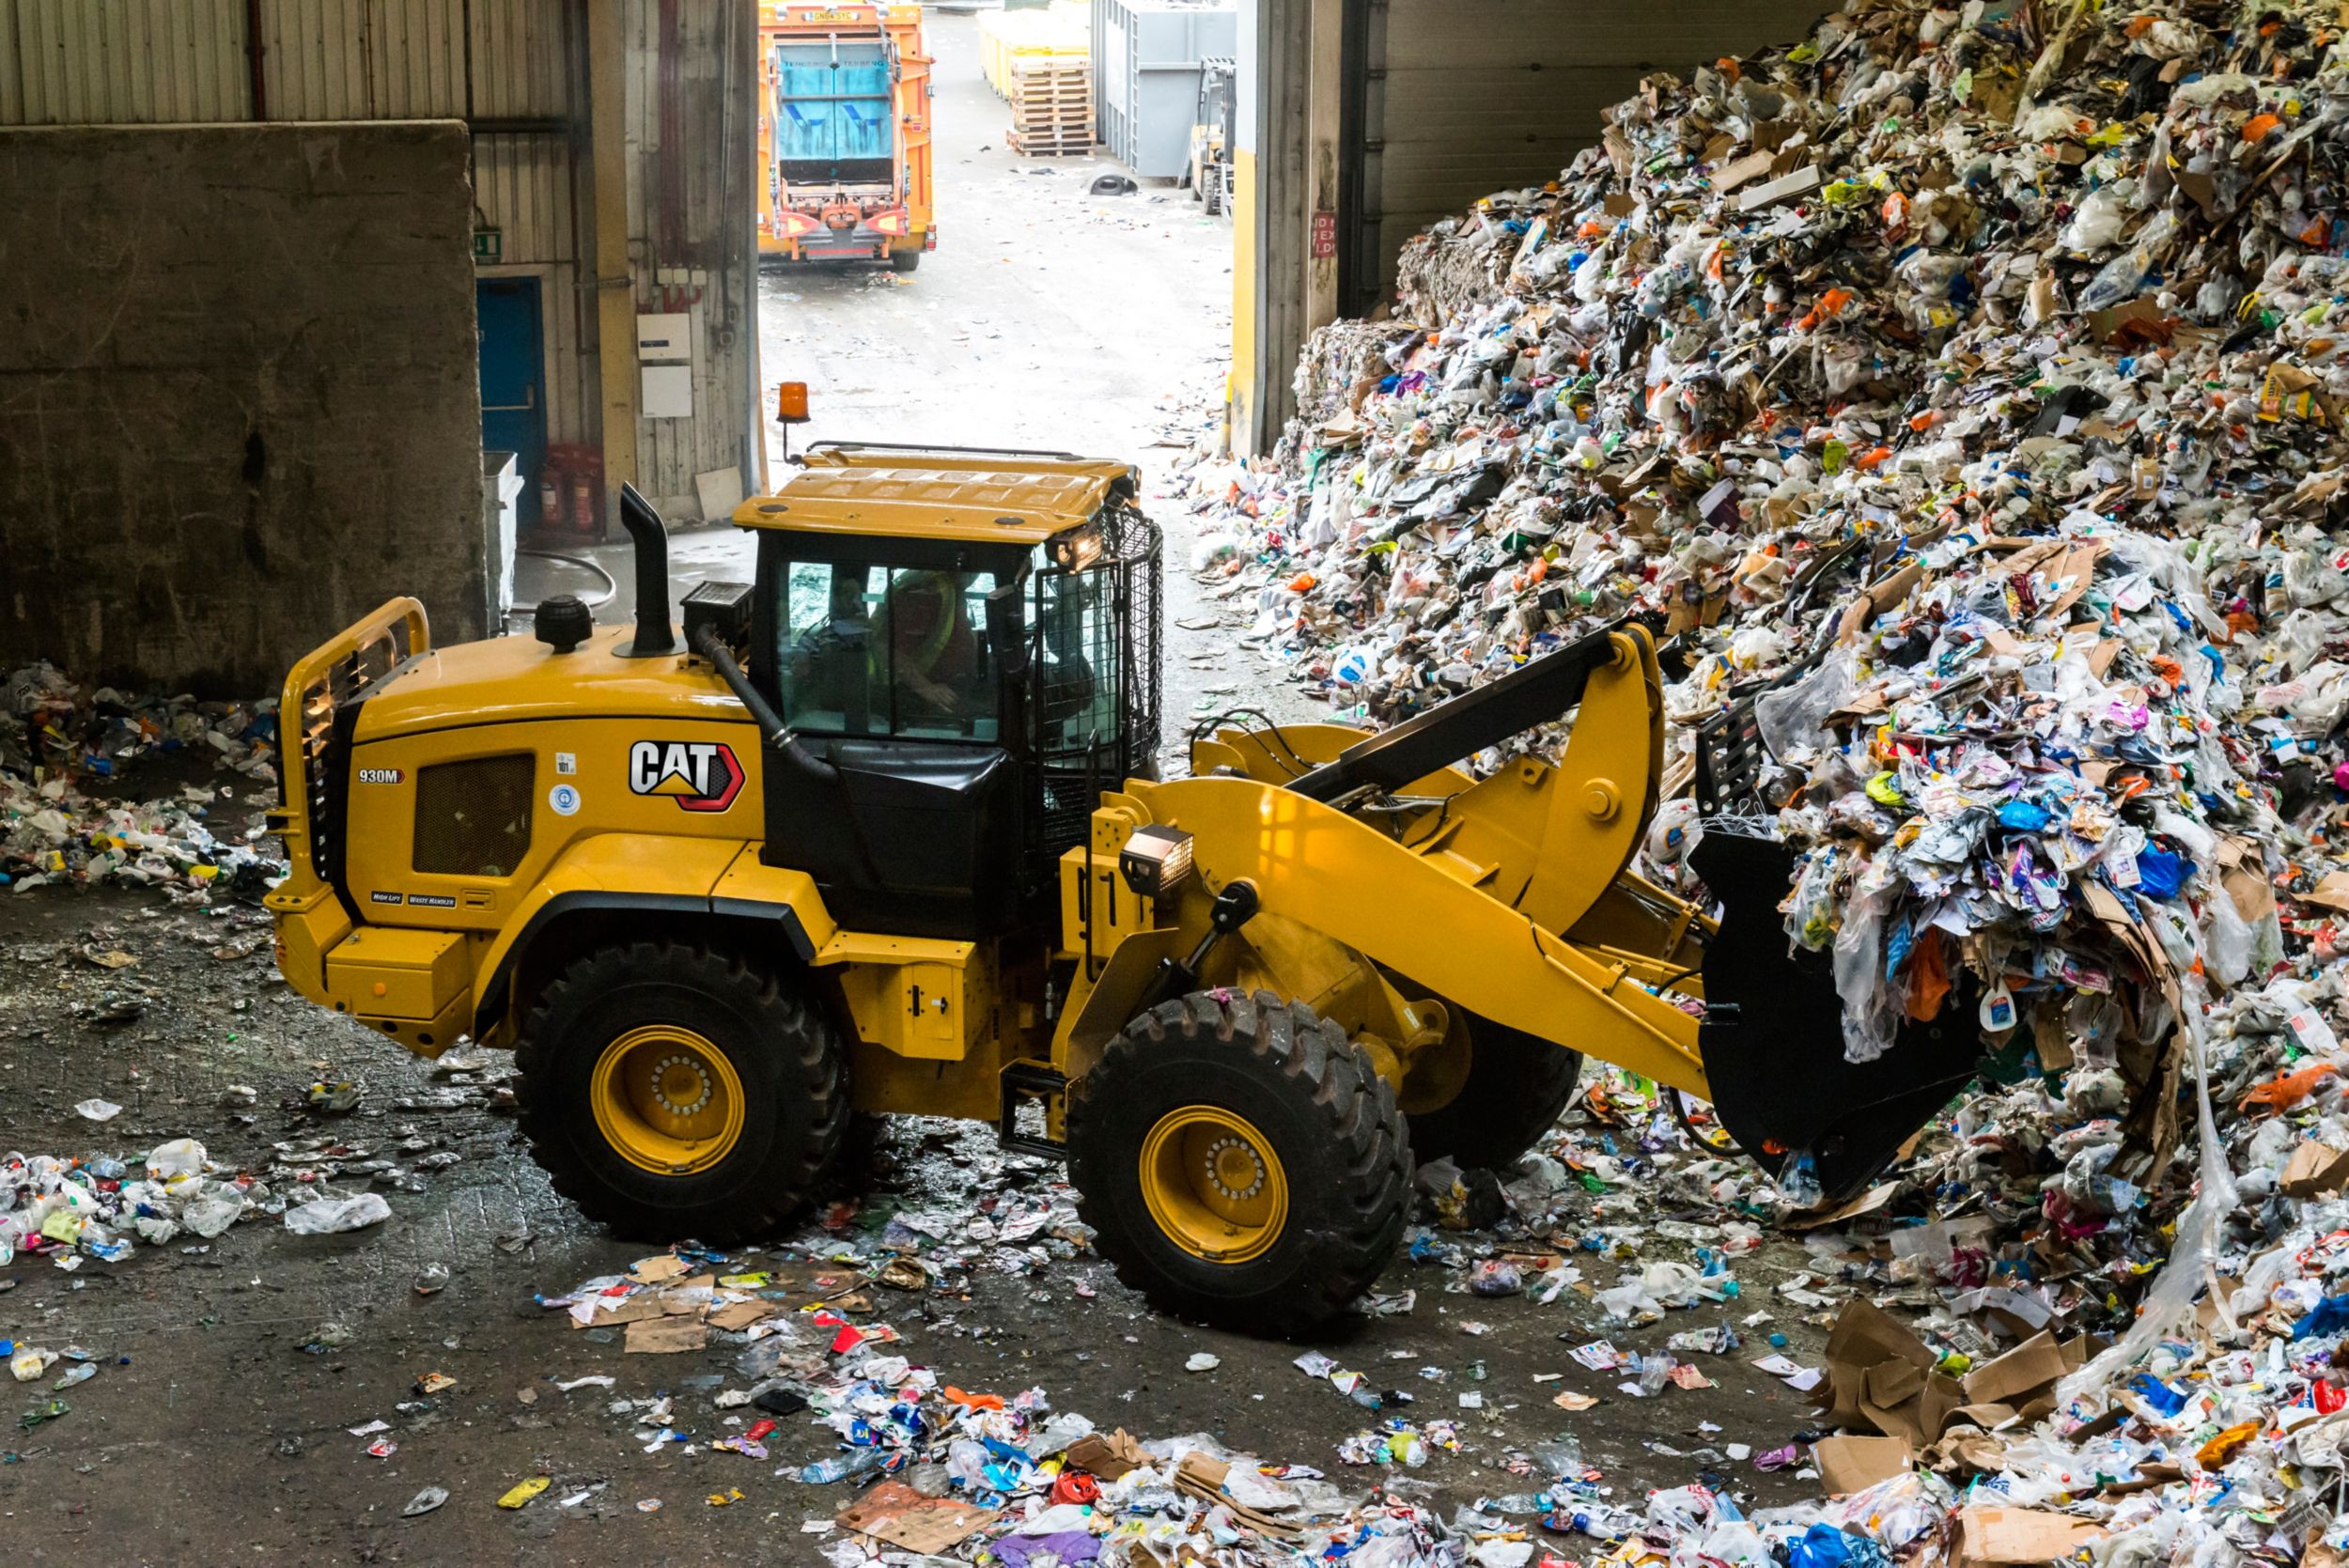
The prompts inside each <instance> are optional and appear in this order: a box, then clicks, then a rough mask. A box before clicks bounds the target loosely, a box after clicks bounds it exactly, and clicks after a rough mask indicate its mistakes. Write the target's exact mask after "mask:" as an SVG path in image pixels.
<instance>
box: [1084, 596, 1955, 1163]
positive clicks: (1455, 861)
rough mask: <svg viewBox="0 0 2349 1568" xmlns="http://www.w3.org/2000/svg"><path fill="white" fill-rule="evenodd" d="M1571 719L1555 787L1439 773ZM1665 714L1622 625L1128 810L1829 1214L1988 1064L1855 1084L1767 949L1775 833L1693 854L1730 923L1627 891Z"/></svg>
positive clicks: (1513, 762)
mask: <svg viewBox="0 0 2349 1568" xmlns="http://www.w3.org/2000/svg"><path fill="white" fill-rule="evenodd" d="M1578 707H1579V713H1578V714H1577V715H1576V718H1575V722H1574V728H1573V732H1572V734H1571V736H1570V737H1569V739H1568V741H1567V744H1566V747H1565V751H1564V753H1563V755H1562V756H1561V757H1560V759H1559V761H1558V762H1557V763H1556V764H1554V765H1553V764H1551V763H1549V762H1548V761H1546V760H1544V759H1542V758H1541V757H1539V756H1534V755H1525V756H1519V757H1514V758H1511V759H1509V760H1508V761H1507V763H1505V764H1504V765H1503V766H1502V767H1501V768H1498V769H1497V770H1495V771H1494V772H1493V773H1492V774H1490V775H1489V776H1488V777H1486V778H1484V779H1482V780H1474V781H1471V780H1470V778H1469V777H1468V776H1467V775H1466V774H1464V773H1460V772H1457V771H1455V770H1453V769H1452V768H1451V765H1452V764H1454V763H1456V762H1458V761H1459V760H1461V759H1463V758H1466V757H1470V756H1472V755H1474V754H1475V753H1478V752H1481V751H1484V750H1485V749H1486V748H1488V747H1492V746H1495V745H1500V744H1501V743H1503V742H1506V741H1507V740H1509V739H1510V738H1512V737H1515V736H1517V735H1519V734H1522V733H1524V732H1526V731H1528V730H1531V729H1533V728H1535V727H1537V726H1539V725H1541V724H1544V723H1547V722H1551V721H1553V720H1556V719H1558V718H1560V717H1562V716H1563V715H1564V714H1566V713H1567V712H1569V711H1571V710H1574V709H1576V708H1578ZM1662 713H1663V704H1662V689H1661V675H1660V672H1659V671H1658V670H1657V662H1656V654H1655V649H1654V644H1653V643H1652V642H1651V640H1650V638H1649V636H1648V634H1647V632H1646V630H1645V629H1643V628H1641V627H1638V626H1636V625H1619V626H1614V627H1610V628H1607V629H1603V630H1601V631H1598V632H1595V633H1594V634H1592V635H1590V636H1587V637H1584V638H1582V639H1580V640H1579V641H1578V642H1575V643H1572V644H1567V645H1566V646H1564V647H1563V648H1560V649H1558V650H1556V651H1555V652H1552V653H1549V654H1547V655H1545V656H1543V657H1541V658H1539V659H1536V660H1531V661H1529V662H1528V663H1527V664H1525V665H1524V666H1523V667H1521V668H1519V669H1517V670H1515V671H1512V672H1510V673H1509V674H1508V675H1503V676H1501V678H1500V679H1498V680H1495V681H1493V682H1491V683H1489V684H1487V685H1486V686H1484V687H1481V688H1479V689H1477V690H1475V691H1470V692H1467V693H1464V694H1462V695H1460V696H1457V697H1455V698H1453V699H1451V700H1450V701H1448V702H1445V703H1443V704H1442V705H1441V706H1438V707H1435V708H1433V709H1431V710H1429V711H1428V712H1426V713H1423V714H1421V715H1418V716H1417V717H1415V718H1413V719H1411V720H1409V721H1408V722H1405V723H1402V724H1398V725H1396V726H1394V727H1393V728H1392V729H1390V730H1388V731H1385V732H1383V733H1380V734H1377V735H1371V736H1353V737H1348V736H1346V735H1345V733H1344V732H1341V731H1336V730H1334V729H1332V728H1327V727H1324V728H1319V729H1315V730H1313V731H1311V732H1302V731H1299V732H1288V734H1289V737H1290V741H1291V742H1293V743H1294V744H1295V745H1297V746H1301V747H1303V748H1304V750H1303V751H1301V752H1299V751H1295V750H1291V751H1289V752H1288V754H1287V755H1286V756H1281V755H1277V754H1276V752H1277V751H1278V750H1280V749H1282V748H1283V745H1284V742H1283V740H1282V739H1280V738H1278V737H1252V736H1249V735H1247V734H1244V733H1235V732H1228V731H1227V732H1224V733H1222V734H1221V735H1220V736H1219V737H1218V738H1217V741H1216V742H1214V743H1213V746H1212V749H1209V750H1207V754H1208V755H1210V756H1219V757H1221V758H1223V759H1226V766H1225V767H1224V768H1223V769H1222V772H1223V774H1224V775H1225V776H1221V777H1208V778H1194V779H1191V780H1185V781H1177V782H1175V783H1172V784H1159V785H1143V784H1138V783H1137V784H1131V785H1129V786H1128V789H1129V791H1130V792H1131V798H1132V799H1134V800H1136V802H1137V803H1138V804H1140V805H1141V806H1142V807H1143V809H1144V810H1145V811H1146V812H1147V813H1148V814H1149V815H1150V817H1151V818H1152V819H1154V820H1157V821H1160V822H1170V823H1173V824H1175V825H1177V826H1179V827H1181V828H1183V829H1184V830H1186V831H1190V833H1191V834H1192V835H1193V839H1194V846H1195V855H1196V861H1197V864H1198V866H1199V868H1200V870H1201V872H1202V874H1203V877H1204V881H1205V889H1206V892H1207V893H1214V892H1216V891H1218V890H1220V889H1221V888H1223V887H1226V886H1229V885H1230V884H1231V882H1233V881H1234V880H1236V879H1238V878H1243V877H1244V878H1247V879H1248V880H1250V881H1252V882H1253V883H1254V884H1255V886H1256V888H1257V891H1258V892H1259V893H1260V894H1261V896H1262V899H1263V906H1264V908H1266V909H1267V910H1268V911H1271V912H1273V913H1275V914H1277V915H1279V916H1282V917H1283V918H1285V919H1287V920H1290V921H1294V922H1296V923H1298V924H1301V925H1304V926H1308V927H1310V928H1312V929H1313V930H1314V931H1315V932H1318V933H1320V934H1321V935H1323V936H1325V937H1327V938H1328V939H1330V940H1332V941H1334V942H1337V943H1340V944H1342V945H1343V946H1344V947H1346V948H1347V949H1349V950H1351V951H1353V952H1354V953H1357V954H1359V955H1361V957H1362V958H1364V959H1366V960H1368V961H1369V962H1370V963H1372V964H1374V965H1376V966H1377V967H1378V969H1379V970H1381V971H1383V972H1386V973H1389V974H1392V975H1394V976H1408V977H1409V979H1410V981H1411V982H1412V983H1413V984H1414V985H1416V986H1420V987H1423V988H1424V989H1425V990H1426V991H1428V992H1432V993H1433V994H1434V995H1435V996H1437V997H1439V998H1440V999H1441V1000H1442V1001H1443V1002H1444V1003H1445V1004H1446V1005H1447V1006H1451V1007H1457V1008H1463V1009H1466V1010H1468V1011H1469V1012H1470V1013H1473V1014H1475V1015H1477V1016H1479V1017H1486V1018H1489V1019H1492V1020H1495V1021H1497V1022H1500V1023H1502V1024H1505V1025H1506V1026H1508V1027H1510V1028H1512V1029H1518V1030H1522V1031H1524V1032H1528V1033H1531V1034H1533V1035H1536V1036H1539V1037H1540V1038H1543V1039H1547V1040H1549V1041H1551V1042H1553V1043H1554V1044H1556V1045H1558V1046H1560V1047H1562V1048H1566V1049H1571V1050H1579V1051H1581V1052H1583V1053H1584V1054H1585V1055H1589V1056H1595V1057H1597V1058H1599V1059H1600V1060H1602V1061H1606V1062H1610V1063H1614V1064H1616V1065H1618V1066H1622V1067H1626V1068H1628V1069H1630V1070H1632V1071H1634V1072H1637V1073H1641V1074H1642V1075H1644V1076H1646V1077H1649V1078H1652V1079H1656V1080H1657V1082H1659V1083H1661V1084H1664V1085H1666V1086H1668V1087H1670V1088H1673V1089H1677V1090H1682V1091H1685V1092H1687V1093H1688V1094H1692V1095H1695V1096H1697V1097H1699V1098H1702V1099H1705V1100H1708V1101H1710V1102H1712V1103H1713V1105H1714V1108H1715V1110H1716V1111H1717V1112H1718V1113H1719V1117H1720V1121H1721V1125H1722V1126H1724V1127H1725V1128H1726V1129H1727V1130H1728V1131H1729V1132H1730V1133H1731V1134H1732V1136H1734V1137H1735V1139H1736V1140H1737V1141H1738V1143H1739V1144H1740V1146H1741V1147H1743V1148H1744V1149H1745V1151H1746V1152H1747V1153H1748V1154H1750V1156H1752V1157H1754V1158H1755V1159H1756V1160H1757V1161H1759V1162H1760V1163H1762V1164H1763V1165H1765V1166H1766V1168H1768V1169H1770V1170H1772V1171H1773V1172H1781V1171H1782V1169H1783V1168H1784V1167H1785V1166H1787V1165H1788V1164H1789V1162H1791V1161H1792V1160H1794V1159H1795V1158H1797V1157H1799V1156H1808V1157H1809V1159H1810V1161H1811V1163H1812V1168H1813V1169H1814V1170H1815V1172H1816V1173H1817V1175H1818V1178H1819V1181H1820V1185H1821V1188H1822V1189H1823V1192H1824V1195H1825V1197H1826V1199H1827V1201H1829V1202H1834V1201H1839V1200H1841V1199H1843V1198H1845V1197H1848V1196H1850V1195H1852V1194H1854V1193H1856V1192H1858V1191H1859V1190H1861V1189H1862V1188H1864V1187H1865V1186H1866V1184H1867V1182H1868V1181H1869V1180H1871V1179H1872V1178H1873V1177H1874V1176H1875V1173H1876V1172H1878V1171H1880V1170H1881V1169H1882V1168H1883V1167H1884V1165H1885V1164H1886V1163H1887V1162H1888V1161H1889V1160H1890V1159H1891V1158H1892V1157H1894V1156H1895V1155H1897V1154H1898V1152H1899V1151H1900V1149H1901V1147H1902V1145H1903V1144H1904V1143H1905V1142H1906V1141H1907V1139H1908V1138H1909V1136H1910V1134H1911V1132H1912V1131H1913V1130H1914V1129H1915V1127H1916V1126H1918V1125H1919V1124H1920V1123H1921V1122H1922V1121H1923V1120H1924V1119H1925V1118H1927V1117H1929V1116H1930V1115H1931V1114H1932V1113H1933V1111H1934V1110H1937V1108H1938V1107H1939V1106H1940V1105H1941V1104H1943V1103H1944V1102H1945V1101H1946V1100H1947V1098H1948V1097H1949V1095H1950V1094H1952V1093H1954V1092H1955V1091H1956V1090H1957V1089H1958V1088H1960V1087H1961V1086H1962V1085H1963V1084H1964V1082H1965V1081H1966V1079H1968V1077H1969V1076H1970V1075H1971V1073H1972V1071H1973V1069H1974V1064H1975V1063H1976V1061H1977V1060H1978V1058H1979V1055H1980V1047H1979V1043H1978V1042H1977V1041H1976V1040H1975V1038H1974V1037H1973V1033H1972V1031H1970V1030H1968V1029H1954V1028H1952V1027H1950V1026H1949V1025H1948V1024H1946V1023H1942V1024H1911V1025H1909V1026H1908V1027H1907V1028H1906V1029H1904V1030H1903V1031H1902V1032H1901V1035H1900V1038H1899V1041H1898V1043H1897V1044H1896V1045H1895V1047H1894V1048H1893V1049H1891V1050H1890V1051H1887V1052H1886V1053H1885V1054H1884V1055H1883V1056H1882V1057H1880V1058H1878V1059H1877V1060H1875V1061H1874V1062H1869V1063H1847V1062H1845V1061H1844V1060H1843V1038H1842V1030H1841V1027H1840V1019H1841V1005H1840V1002H1839V1001H1838V999H1837V996H1836V992H1835V988H1834V984H1833V977H1832V974H1831V972H1830V970H1828V966H1827V965H1826V964H1825V963H1824V961H1822V960H1821V959H1820V956H1819V955H1812V954H1801V953H1790V952H1789V951H1788V942H1787V939H1786V938H1785V935H1784V933H1783V931H1782V930H1781V928H1780V921H1779V916H1778V913H1777V906H1778V904H1779V903H1780V901H1781V900H1782V899H1783V897H1784V896H1785V893H1786V890H1787V887H1788V886H1789V884H1790V880H1791V876H1790V873H1791V861H1790V859H1789V857H1788V852H1787V850H1786V849H1785V847H1784V846H1781V845H1777V844H1775V843H1773V842H1771V841H1769V840H1768V839H1766V837H1765V838H1762V839H1759V840H1756V839H1753V838H1750V837H1748V836H1745V835H1735V834H1729V833H1723V834H1721V835H1720V838H1721V842H1719V844H1715V843H1713V842H1712V840H1711V838H1710V837H1708V839H1707V840H1706V841H1705V843H1704V844H1703V845H1701V846H1700V849H1699V853H1698V855H1697V857H1696V860H1695V864H1696V866H1697V868H1698V870H1699V872H1700V873H1701V874H1702V875H1703V876H1704V877H1705V878H1706V882H1707V885H1708V888H1709V891H1711V892H1712V893H1714V894H1715V895H1716V896H1717V897H1718V898H1719V899H1720V900H1721V901H1722V903H1723V906H1724V914H1723V916H1722V919H1721V920H1720V921H1719V923H1717V922H1715V921H1713V920H1711V919H1709V918H1706V917H1705V916H1704V915H1703V913H1702V912H1701V911H1700V910H1699V909H1698V908H1696V907H1694V906H1693V905H1690V904H1688V902H1687V901H1685V900H1682V899H1679V898H1676V897H1674V896H1673V895H1672V894H1671V893H1666V892H1665V891H1663V890H1662V889H1659V888H1656V887H1653V886H1651V885H1649V884H1648V883H1646V882H1644V881H1643V880H1641V878H1640V877H1637V876H1636V875H1634V874H1632V873H1631V872H1630V870H1629V866H1630V863H1631V861H1632V858H1633V856H1634V854H1635V853H1636V852H1637V850H1638V848H1639V846H1640V843H1641V839H1642V838H1643V836H1644V834H1645V832H1646V829H1647V825H1648V822H1649V820H1650V819H1651V817H1652V815H1653V814H1654V811H1655V808H1656V796H1657V782H1658V780H1659V779H1660V777H1661V773H1662V766H1661V765H1662V751H1663V733H1662V730H1663V717H1662ZM1234 756H1238V757H1240V758H1241V759H1242V761H1243V764H1244V765H1249V766H1244V768H1242V769H1234V768H1231V767H1230V766H1229V765H1228V759H1229V758H1231V757H1234ZM1256 759H1262V760H1263V763H1264V766H1261V767H1258V766H1252V765H1251V764H1253V763H1254V761H1255V760H1256ZM1300 759H1301V760H1302V761H1303V762H1305V763H1307V764H1310V766H1306V767H1304V768H1302V770H1301V771H1300V769H1299V761H1300ZM1237 770H1244V771H1246V772H1247V773H1248V774H1249V775H1250V776H1249V777H1247V778H1244V779H1242V778H1233V777H1230V776H1229V775H1230V774H1231V773H1232V772H1234V771H1237ZM1192 919H1193V916H1192V913H1191V911H1190V909H1189V908H1186V910H1185V919H1184V929H1185V930H1186V931H1189V930H1190V925H1191V924H1192Z"/></svg>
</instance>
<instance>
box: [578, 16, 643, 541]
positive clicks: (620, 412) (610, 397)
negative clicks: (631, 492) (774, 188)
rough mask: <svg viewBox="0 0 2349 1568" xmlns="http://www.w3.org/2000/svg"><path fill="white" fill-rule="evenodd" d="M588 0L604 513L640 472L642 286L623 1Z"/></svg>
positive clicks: (609, 511) (611, 511)
mask: <svg viewBox="0 0 2349 1568" xmlns="http://www.w3.org/2000/svg"><path fill="white" fill-rule="evenodd" d="M626 3H627V0H588V6H587V97H588V134H589V136H590V138H591V139H592V141H593V143H594V152H595V156H594V161H593V167H594V174H595V190H596V343H597V361H598V363H599V365H600V366H601V370H602V385H603V495H604V517H605V518H606V519H607V520H608V519H610V518H611V517H612V516H613V515H614V510H615V506H616V502H615V498H616V497H617V496H618V495H619V493H620V487H621V486H622V485H623V484H633V483H634V482H635V480H636V376H637V370H636V291H635V284H634V280H633V279H632V277H631V276H630V271H629V260H628V138H627V132H626V130H625V127H626V124H627V117H628V116H627V107H628V81H627V72H626V60H627V50H626V45H625V42H624V39H625V38H626V33H625V29H624V28H623V26H622V19H621V14H620V11H621V7H622V6H623V5H625V4H626Z"/></svg>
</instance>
